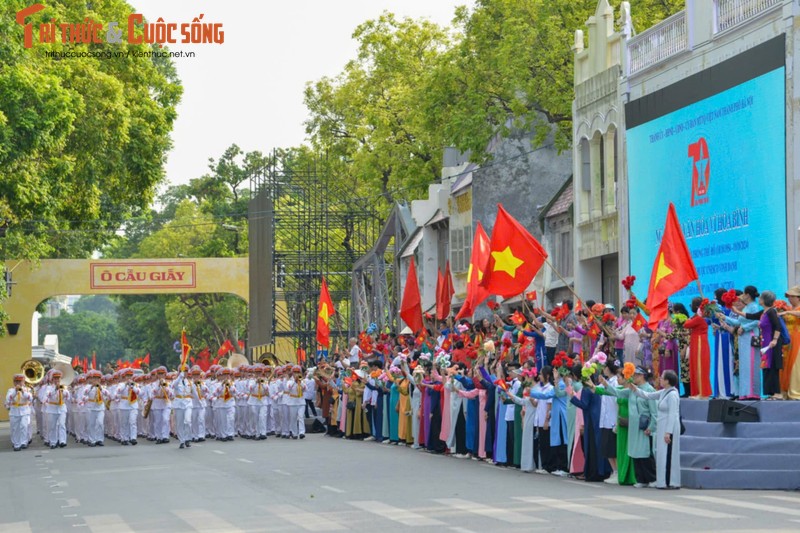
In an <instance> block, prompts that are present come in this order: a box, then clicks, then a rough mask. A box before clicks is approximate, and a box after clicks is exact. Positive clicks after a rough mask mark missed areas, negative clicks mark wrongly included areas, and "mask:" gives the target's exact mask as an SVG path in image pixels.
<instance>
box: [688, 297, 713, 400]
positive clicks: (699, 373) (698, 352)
mask: <svg viewBox="0 0 800 533" xmlns="http://www.w3.org/2000/svg"><path fill="white" fill-rule="evenodd" d="M707 303H708V300H703V298H700V297H699V296H698V297H696V298H694V299H693V300H692V313H694V316H693V317H692V318H690V319H689V320H687V321H686V322H684V324H683V327H685V328H686V329H688V330H689V332H690V337H689V375H690V378H689V386H690V388H691V395H692V398H694V399H699V400H702V399H706V398H708V397H709V396H711V376H710V375H709V374H710V370H711V348H710V347H709V345H708V322H706V318H705V316H703V311H704V307H705V306H704V305H703V304H707Z"/></svg>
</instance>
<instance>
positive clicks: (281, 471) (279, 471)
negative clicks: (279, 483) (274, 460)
mask: <svg viewBox="0 0 800 533" xmlns="http://www.w3.org/2000/svg"><path fill="white" fill-rule="evenodd" d="M273 472H275V473H276V474H280V475H282V476H291V475H292V474H290V473H289V472H286V471H285V470H280V469H278V470H273Z"/></svg>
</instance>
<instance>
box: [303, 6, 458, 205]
mask: <svg viewBox="0 0 800 533" xmlns="http://www.w3.org/2000/svg"><path fill="white" fill-rule="evenodd" d="M353 38H354V39H356V40H357V41H358V43H359V47H358V56H357V57H356V59H354V60H352V61H350V62H348V63H347V65H346V66H345V68H344V71H343V72H342V73H341V74H339V75H338V76H336V77H335V78H322V79H321V80H318V81H316V82H314V83H310V84H308V85H307V86H306V90H305V103H306V106H307V107H308V110H309V114H310V118H309V119H308V121H307V122H306V131H307V132H308V134H309V135H310V136H311V140H312V147H313V149H314V150H315V151H317V152H321V153H325V154H327V156H328V159H329V161H330V171H331V172H332V173H333V176H334V178H335V179H337V180H339V181H340V183H342V184H346V188H347V189H348V190H349V191H351V193H350V195H351V196H353V197H358V196H361V197H367V198H370V199H372V200H373V201H374V200H380V201H381V203H380V207H381V208H382V211H383V213H384V214H386V213H388V211H389V209H391V206H392V204H393V203H394V202H395V201H396V200H398V199H402V198H416V197H418V196H419V195H420V194H421V193H422V192H424V190H425V188H426V187H427V184H428V183H430V182H431V181H433V180H435V179H436V178H438V177H439V174H440V171H441V159H440V156H441V152H442V148H443V144H442V141H441V137H440V132H439V131H438V130H437V129H436V128H432V127H426V120H425V117H424V116H423V113H422V109H423V106H422V103H423V100H424V98H425V95H424V94H423V93H422V92H421V91H420V87H421V86H422V85H423V80H424V79H425V77H426V76H427V74H428V72H429V71H430V70H431V69H432V68H434V67H435V65H436V64H437V63H438V62H439V60H440V58H441V57H442V55H443V53H444V52H445V50H446V49H447V46H448V45H449V43H450V40H449V36H448V34H447V32H446V30H445V29H443V28H441V27H440V26H437V25H436V24H433V23H431V22H428V21H424V20H421V21H415V20H412V19H408V18H406V19H403V20H397V19H396V18H395V17H394V15H392V14H390V13H384V14H383V15H381V16H380V17H379V18H378V19H377V20H370V21H367V22H365V23H363V24H361V25H360V26H358V27H357V28H356V30H355V32H354V33H353ZM427 126H429V125H427Z"/></svg>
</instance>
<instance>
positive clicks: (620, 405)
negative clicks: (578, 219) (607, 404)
mask: <svg viewBox="0 0 800 533" xmlns="http://www.w3.org/2000/svg"><path fill="white" fill-rule="evenodd" d="M606 368H607V369H608V368H609V367H606ZM634 369H635V367H634V365H633V363H625V365H624V368H623V376H624V377H623V379H631V378H632V377H633V370H634ZM614 377H616V376H614ZM599 379H600V383H602V384H603V386H602V387H596V389H595V392H596V393H597V394H600V395H601V396H603V395H607V396H610V397H616V401H617V425H616V428H615V430H614V431H616V434H617V436H616V454H615V455H616V457H615V458H614V459H616V465H617V481H618V482H619V484H620V485H633V484H634V483H636V477H635V476H634V474H633V462H632V461H631V458H630V456H629V455H628V431H629V430H628V426H629V424H630V420H631V419H630V415H629V408H628V398H627V397H626V396H627V395H623V394H617V390H618V387H620V385H618V384H612V383H609V382H608V381H606V379H605V378H604V377H603V376H600V378H599ZM612 379H613V378H612ZM590 386H591V385H590ZM626 392H629V391H626ZM609 462H610V461H609ZM613 466H614V464H613V463H612V467H613ZM612 475H613V473H612Z"/></svg>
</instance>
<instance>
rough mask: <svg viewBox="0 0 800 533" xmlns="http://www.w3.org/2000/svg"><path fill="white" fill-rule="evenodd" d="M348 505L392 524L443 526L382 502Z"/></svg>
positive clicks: (430, 519)
mask: <svg viewBox="0 0 800 533" xmlns="http://www.w3.org/2000/svg"><path fill="white" fill-rule="evenodd" d="M348 504H350V505H352V506H353V507H355V508H357V509H361V510H362V511H367V512H368V513H372V514H374V515H378V516H380V517H381V518H385V519H387V520H391V521H392V522H399V523H401V524H403V525H405V526H412V527H413V526H443V525H445V524H444V523H443V522H440V521H439V520H436V519H435V518H427V517H425V516H422V515H419V514H417V513H414V512H412V511H408V510H406V509H400V508H399V507H392V506H391V505H387V504H385V503H383V502H378V501H370V500H367V501H355V502H348Z"/></svg>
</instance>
